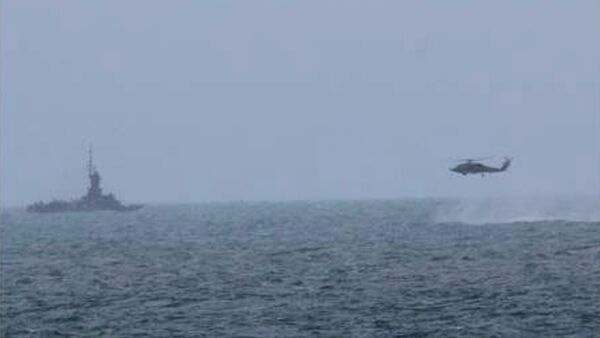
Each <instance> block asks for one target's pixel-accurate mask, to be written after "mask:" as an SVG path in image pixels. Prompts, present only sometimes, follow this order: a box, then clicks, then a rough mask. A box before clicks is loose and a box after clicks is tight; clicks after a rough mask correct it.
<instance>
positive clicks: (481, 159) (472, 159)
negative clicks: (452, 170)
mask: <svg viewBox="0 0 600 338" xmlns="http://www.w3.org/2000/svg"><path fill="white" fill-rule="evenodd" d="M490 158H492V156H487V157H480V158H461V159H454V161H456V162H469V161H483V160H487V159H490Z"/></svg>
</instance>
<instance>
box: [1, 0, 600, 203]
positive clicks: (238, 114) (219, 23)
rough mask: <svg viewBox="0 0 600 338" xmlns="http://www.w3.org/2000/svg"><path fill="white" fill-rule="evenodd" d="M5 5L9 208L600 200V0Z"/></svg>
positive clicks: (5, 193) (4, 153) (4, 155)
mask: <svg viewBox="0 0 600 338" xmlns="http://www.w3.org/2000/svg"><path fill="white" fill-rule="evenodd" d="M1 4H2V5H1V6H2V7H1V21H0V22H1V59H0V60H1V67H2V68H1V101H0V104H1V115H0V121H1V125H0V128H1V130H0V131H1V136H0V141H1V142H0V148H1V149H0V150H1V151H0V158H1V164H0V165H1V167H0V169H1V170H0V181H1V182H0V184H1V186H0V188H1V189H0V193H1V196H0V197H1V203H2V205H5V206H6V205H23V204H26V203H29V202H32V201H35V200H48V199H51V198H54V197H56V198H65V199H68V198H71V197H78V196H80V195H82V194H83V193H84V192H85V188H86V185H87V181H86V180H87V178H86V177H85V160H86V159H85V156H86V151H87V145H88V143H90V142H93V144H94V146H95V150H96V155H97V156H96V160H97V166H98V168H99V170H100V172H101V174H102V175H103V179H104V181H103V185H104V188H105V190H106V191H110V192H113V193H115V194H116V195H117V197H119V198H121V199H122V200H124V201H125V202H136V201H140V202H194V201H198V202H200V201H214V200H240V199H241V200H257V199H268V200H289V199H330V198H353V199H354V198H398V197H425V196H495V195H512V194H519V195H522V194H580V193H586V194H594V193H598V192H599V191H600V43H599V41H600V2H599V1H596V0H590V1H517V0H515V1H494V2H490V1H451V2H450V1H346V0H344V1H341V0H340V1H322V0H319V1H317V0H314V1H278V0H273V1H241V0H240V1H147V0H143V1H142V0H137V1H133V0H130V1H117V0H114V1H24V0H4V1H2V2H1ZM488 155H494V156H498V158H496V159H491V160H490V161H489V163H490V164H499V163H500V161H501V157H502V156H503V155H511V156H514V157H515V162H514V165H513V167H512V168H511V170H510V171H509V172H508V173H503V174H499V175H496V176H490V177H487V178H484V179H482V178H480V177H475V176H470V177H461V176H457V175H453V174H452V173H450V172H449V171H448V168H449V167H450V166H451V165H453V163H452V162H451V161H450V159H451V158H455V157H468V156H488Z"/></svg>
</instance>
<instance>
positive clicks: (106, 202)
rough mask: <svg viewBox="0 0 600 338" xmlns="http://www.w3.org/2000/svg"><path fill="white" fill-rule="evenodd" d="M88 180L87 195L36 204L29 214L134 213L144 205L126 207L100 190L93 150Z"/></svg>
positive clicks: (88, 165) (90, 153) (28, 209)
mask: <svg viewBox="0 0 600 338" xmlns="http://www.w3.org/2000/svg"><path fill="white" fill-rule="evenodd" d="M87 167H88V178H89V180H90V185H89V187H88V190H87V194H85V195H84V196H82V197H80V198H79V199H76V200H71V201H60V200H54V201H51V202H48V203H44V202H36V203H34V204H31V205H29V206H28V207H27V211H29V212H43V213H46V212H89V211H99V210H113V211H134V210H138V209H140V208H141V207H142V206H143V205H142V204H131V205H124V204H122V203H121V202H120V201H119V200H118V199H116V198H115V196H114V195H113V194H107V195H105V194H103V193H102V188H100V180H101V178H100V174H99V173H98V170H97V169H96V167H95V166H94V159H93V153H92V148H91V147H90V149H89V152H88V163H87Z"/></svg>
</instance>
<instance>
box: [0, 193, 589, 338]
mask: <svg viewBox="0 0 600 338" xmlns="http://www.w3.org/2000/svg"><path fill="white" fill-rule="evenodd" d="M488 207H489V206H488ZM484 209H485V208H484ZM448 210H449V209H448V208H447V205H446V206H444V203H443V202H439V201H437V202H436V201H427V200H422V201H372V202H294V203H227V204H205V205H198V206H169V207H148V208H145V209H142V210H140V211H139V212H134V213H129V214H127V213H125V214H118V213H117V214H115V213H108V212H99V213H93V214H62V215H31V214H26V213H24V212H22V211H19V210H12V211H5V212H4V213H3V214H2V217H1V221H2V227H1V233H0V234H1V236H2V237H1V244H2V247H1V263H2V265H1V270H2V271H1V272H2V285H1V293H2V298H1V316H2V320H1V331H0V333H1V334H2V336H3V337H55V336H71V337H86V336H89V337H97V336H104V337H598V336H599V335H600V223H599V222H592V221H587V222H581V221H579V222H577V221H529V222H511V223H494V224H485V225H473V224H464V223H456V222H450V223H448V222H446V223H439V219H440V216H442V218H443V216H445V214H444V213H447V212H449V211H448ZM440 213H441V214H440Z"/></svg>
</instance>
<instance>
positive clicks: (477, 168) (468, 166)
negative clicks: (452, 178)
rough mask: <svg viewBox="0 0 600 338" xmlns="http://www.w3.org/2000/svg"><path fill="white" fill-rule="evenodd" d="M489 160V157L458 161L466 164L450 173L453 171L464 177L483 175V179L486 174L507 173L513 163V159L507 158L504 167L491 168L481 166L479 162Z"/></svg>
mask: <svg viewBox="0 0 600 338" xmlns="http://www.w3.org/2000/svg"><path fill="white" fill-rule="evenodd" d="M488 158H489V157H486V158H479V159H472V158H466V159H461V160H458V161H460V162H464V163H461V164H459V165H457V166H456V167H454V168H450V171H453V172H455V173H459V174H462V175H468V174H481V176H482V177H483V175H484V174H492V173H499V172H503V171H506V169H508V167H509V166H510V163H511V161H512V158H508V157H505V158H504V162H502V166H500V167H499V168H495V167H490V166H487V165H485V164H481V163H479V162H478V161H482V160H485V159H488Z"/></svg>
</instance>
